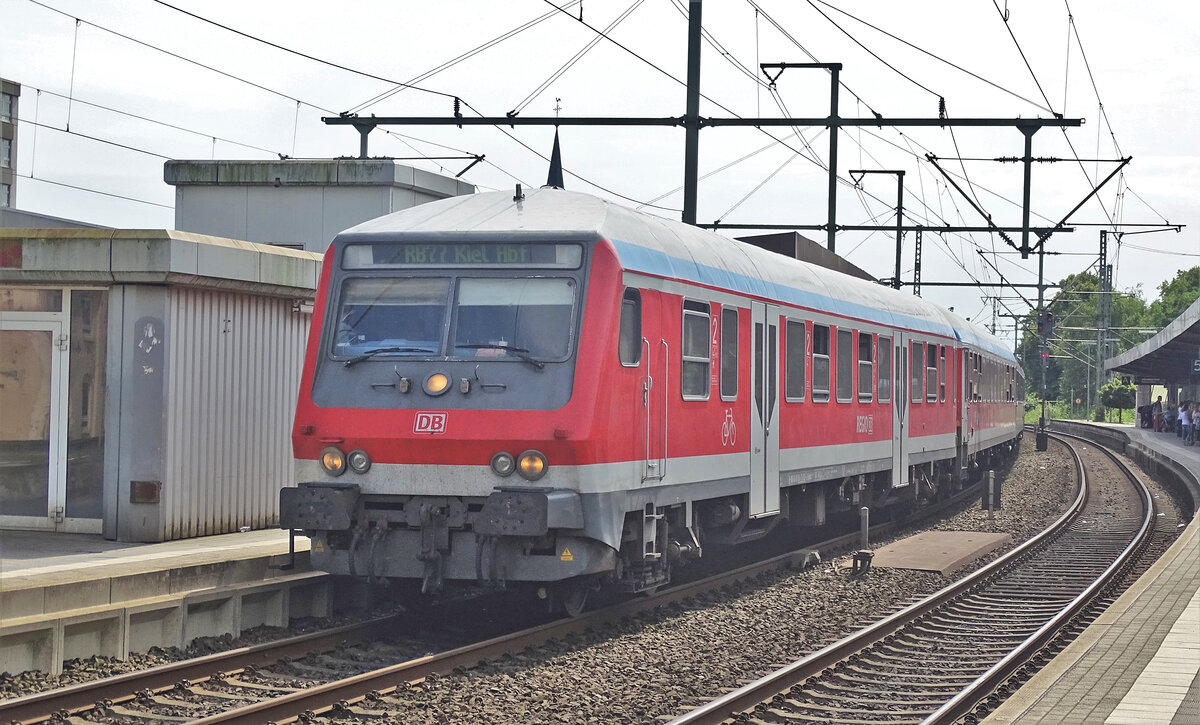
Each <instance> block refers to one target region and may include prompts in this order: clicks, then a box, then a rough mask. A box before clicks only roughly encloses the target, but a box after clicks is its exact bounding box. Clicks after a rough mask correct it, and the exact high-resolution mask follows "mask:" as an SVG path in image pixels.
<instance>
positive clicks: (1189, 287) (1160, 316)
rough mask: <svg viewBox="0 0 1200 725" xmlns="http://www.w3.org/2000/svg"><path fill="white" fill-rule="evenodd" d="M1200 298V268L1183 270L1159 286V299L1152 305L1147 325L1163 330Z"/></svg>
mask: <svg viewBox="0 0 1200 725" xmlns="http://www.w3.org/2000/svg"><path fill="white" fill-rule="evenodd" d="M1197 298H1200V267H1192V268H1191V269H1181V270H1179V271H1178V272H1177V273H1176V274H1175V278H1174V279H1171V280H1168V281H1166V282H1163V283H1162V284H1160V285H1159V286H1158V299H1156V300H1154V302H1152V303H1150V309H1149V314H1148V315H1147V319H1146V324H1147V325H1148V326H1149V327H1155V328H1158V329H1162V328H1164V327H1166V326H1167V325H1169V324H1171V321H1172V320H1174V319H1175V318H1176V317H1179V316H1180V315H1181V314H1183V311H1184V310H1186V309H1187V308H1188V307H1190V306H1191V304H1192V303H1193V302H1195V301H1196V299H1197Z"/></svg>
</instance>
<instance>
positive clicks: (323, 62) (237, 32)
mask: <svg viewBox="0 0 1200 725" xmlns="http://www.w3.org/2000/svg"><path fill="white" fill-rule="evenodd" d="M152 1H153V2H155V3H158V4H159V5H162V6H163V7H165V8H170V9H171V10H174V11H175V12H177V13H182V14H184V15H187V16H188V17H191V18H194V19H196V20H199V21H200V22H202V23H207V24H209V25H213V26H215V27H218V28H220V29H222V30H225V31H227V32H230V33H233V34H234V35H238V36H241V37H243V38H246V39H248V40H253V41H254V42H256V43H262V44H263V45H267V46H270V47H272V48H275V49H276V50H279V51H282V52H284V53H290V54H292V55H295V56H297V57H300V58H304V59H306V60H310V61H312V62H314V63H320V64H321V65H326V66H329V67H330V68H336V69H338V70H342V71H346V72H347V73H353V74H355V75H360V76H363V77H364V78H371V79H373V80H377V81H383V82H384V83H390V84H393V85H400V86H405V87H406V88H411V89H413V90H414V91H422V92H424V93H431V94H433V95H436V96H442V97H444V98H457V97H458V94H454V93H447V92H445V91H435V90H433V89H432V88H423V87H421V86H415V85H412V84H409V83H404V82H402V81H397V80H394V79H391V78H385V77H383V76H381V75H376V74H374V73H371V72H369V71H365V70H359V69H357V68H351V67H349V66H345V65H342V64H340V63H335V62H333V61H331V60H326V59H324V58H318V57H317V56H315V55H310V54H308V53H304V52H301V51H299V50H295V49H294V48H288V47H287V46H284V45H280V44H279V43H274V42H272V41H270V40H267V39H265V38H260V37H258V36H257V35H254V34H252V33H247V32H244V31H241V30H238V29H237V28H233V27H230V26H228V25H225V24H223V23H218V22H217V21H215V20H212V19H209V18H206V17H204V16H203V15H197V14H196V13H193V12H191V11H188V10H184V9H183V8H180V7H176V6H174V5H172V4H170V3H168V2H165V0H152Z"/></svg>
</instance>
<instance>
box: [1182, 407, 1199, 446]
mask: <svg viewBox="0 0 1200 725" xmlns="http://www.w3.org/2000/svg"><path fill="white" fill-rule="evenodd" d="M1194 405H1195V404H1194V403H1192V402H1191V401H1187V402H1185V403H1184V404H1183V405H1182V406H1180V408H1179V423H1180V426H1179V427H1180V434H1179V435H1180V437H1181V438H1183V444H1184V445H1185V446H1190V445H1192V423H1193V421H1194V420H1195V417H1194V415H1193V414H1194V413H1195V411H1194V410H1193V407H1194Z"/></svg>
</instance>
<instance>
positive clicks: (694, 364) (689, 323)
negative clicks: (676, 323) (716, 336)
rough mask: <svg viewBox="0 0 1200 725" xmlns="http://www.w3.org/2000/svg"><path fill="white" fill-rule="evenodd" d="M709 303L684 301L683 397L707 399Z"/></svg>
mask: <svg viewBox="0 0 1200 725" xmlns="http://www.w3.org/2000/svg"><path fill="white" fill-rule="evenodd" d="M709 318H710V313H709V306H708V303H707V302H695V301H693V300H684V302H683V349H682V352H683V364H682V367H683V370H682V372H681V373H680V375H679V387H680V391H681V392H682V393H683V397H684V399H685V400H708V387H709V382H708V368H709V365H710V362H709V360H710V358H709V343H708V339H709V338H708V331H709Z"/></svg>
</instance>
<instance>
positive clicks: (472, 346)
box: [454, 342, 546, 370]
mask: <svg viewBox="0 0 1200 725" xmlns="http://www.w3.org/2000/svg"><path fill="white" fill-rule="evenodd" d="M454 347H465V348H467V349H469V350H503V351H504V352H506V353H510V354H511V355H512V356H513V357H515V358H520V359H521V360H524V361H525V362H527V363H529V364H530V365H532V366H534V367H535V368H537V369H538V370H541V369H542V368H544V367H546V363H544V362H542V361H541V360H538V359H537V358H535V357H533V356H532V355H530V354H529V350H527V349H525V348H523V347H513V346H512V345H498V344H496V343H494V342H461V343H455V345H454Z"/></svg>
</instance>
